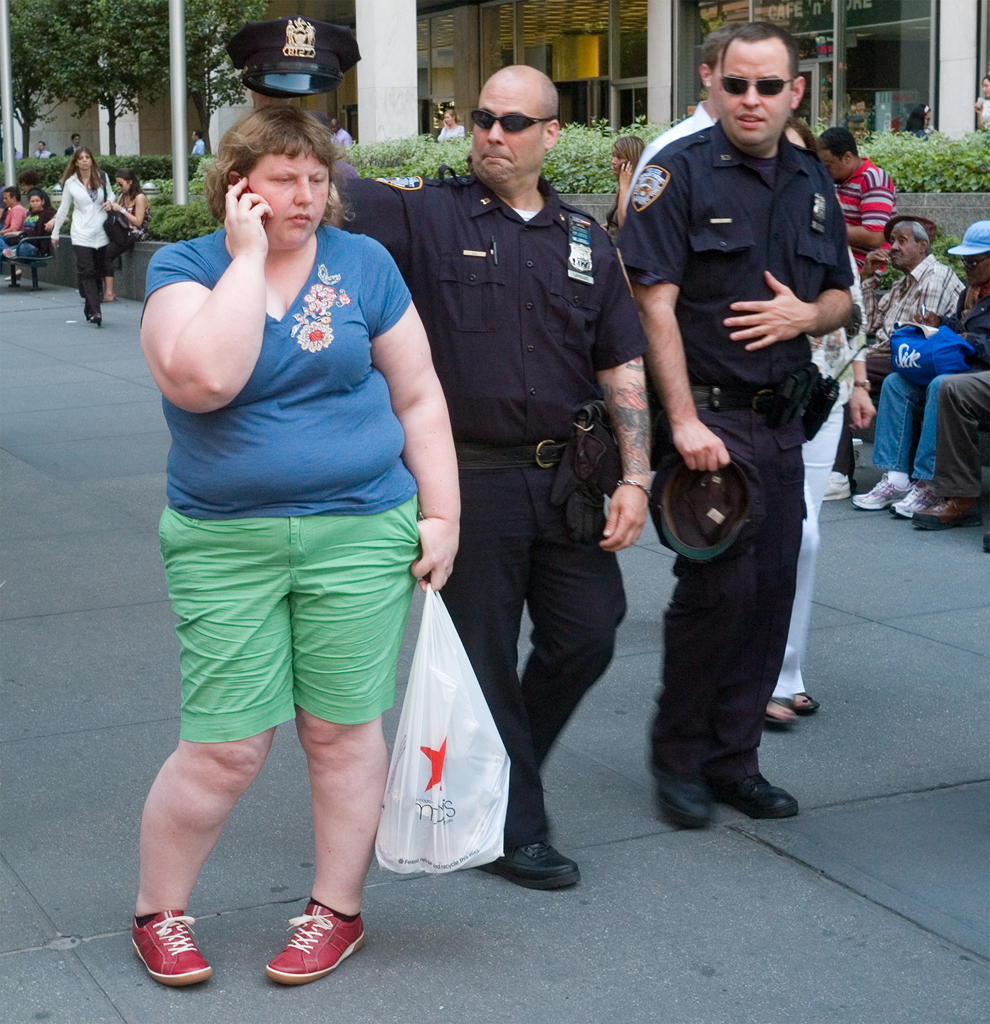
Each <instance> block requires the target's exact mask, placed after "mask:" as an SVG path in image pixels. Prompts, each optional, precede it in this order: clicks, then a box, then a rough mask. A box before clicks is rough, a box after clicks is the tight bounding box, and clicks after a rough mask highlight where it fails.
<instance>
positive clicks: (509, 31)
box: [481, 3, 516, 81]
mask: <svg viewBox="0 0 990 1024" xmlns="http://www.w3.org/2000/svg"><path fill="white" fill-rule="evenodd" d="M515 62H516V59H515V4H512V3H507V4H498V5H497V6H490V7H483V8H482V9H481V78H482V81H487V80H488V79H489V78H491V77H492V75H494V74H495V72H496V71H498V69H499V68H506V67H508V66H509V65H510V64H515Z"/></svg>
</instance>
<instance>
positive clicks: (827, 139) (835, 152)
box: [818, 128, 859, 160]
mask: <svg viewBox="0 0 990 1024" xmlns="http://www.w3.org/2000/svg"><path fill="white" fill-rule="evenodd" d="M818 145H819V146H820V147H821V148H822V149H827V150H828V151H829V152H830V153H831V154H832V156H835V157H838V158H839V159H840V160H841V159H842V158H843V157H844V156H845V155H846V153H852V155H853V156H859V149H858V148H857V146H856V140H855V139H854V138H853V133H852V132H851V131H849V129H848V128H826V129H825V131H823V132H822V133H821V135H819V136H818Z"/></svg>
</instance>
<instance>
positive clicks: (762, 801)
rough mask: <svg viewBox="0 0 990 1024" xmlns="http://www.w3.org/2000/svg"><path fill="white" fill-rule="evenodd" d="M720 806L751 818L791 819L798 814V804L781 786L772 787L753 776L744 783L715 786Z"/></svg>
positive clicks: (760, 776)
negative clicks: (726, 805) (733, 808)
mask: <svg viewBox="0 0 990 1024" xmlns="http://www.w3.org/2000/svg"><path fill="white" fill-rule="evenodd" d="M712 791H713V792H714V794H715V799H716V800H717V801H718V802H719V803H720V804H728V805H729V806H730V807H735V808H736V810H737V811H742V812H743V814H748V815H749V816H750V817H751V818H790V817H792V816H793V815H795V814H797V812H798V802H797V800H795V799H794V797H792V796H791V794H790V793H788V792H787V790H786V789H781V788H780V787H779V786H771V785H770V783H769V782H767V780H766V779H765V778H763V776H762V775H751V776H750V777H749V778H748V779H743V780H742V782H735V783H731V784H728V785H713V786H712Z"/></svg>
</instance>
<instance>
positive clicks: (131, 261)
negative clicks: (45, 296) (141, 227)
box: [22, 235, 166, 301]
mask: <svg viewBox="0 0 990 1024" xmlns="http://www.w3.org/2000/svg"><path fill="white" fill-rule="evenodd" d="M165 244H166V243H165V242H138V244H137V245H135V246H134V248H133V249H131V250H130V252H125V253H124V254H123V255H122V256H121V257H120V259H119V260H118V261H117V263H118V266H117V268H116V272H115V273H114V277H113V283H114V288H115V289H116V292H117V294H118V295H119V296H120V297H121V298H122V299H137V300H138V301H144V279H145V275H146V274H147V273H148V263H149V261H150V260H151V257H152V256H153V255H154V254H155V252H156V251H157V250H158V249H160V248H161V247H162V246H163V245H165ZM45 281H47V282H48V283H49V284H57V285H62V286H63V287H65V288H75V287H76V261H75V258H74V256H73V254H72V244H71V243H70V242H69V236H68V235H62V236H61V238H60V239H59V244H58V248H57V249H56V250H55V258H54V259H53V260H52V261H51V263H48V264H46V265H45V266H44V267H42V268H41V269H40V270H39V271H38V283H39V284H42V283H43V282H45ZM22 287H23V284H22Z"/></svg>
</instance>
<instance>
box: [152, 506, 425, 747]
mask: <svg viewBox="0 0 990 1024" xmlns="http://www.w3.org/2000/svg"><path fill="white" fill-rule="evenodd" d="M417 508H418V502H417V499H416V498H415V497H413V498H410V499H409V501H407V502H405V503H404V504H402V505H400V506H399V507H398V508H394V509H391V510H389V511H388V512H380V513H378V514H376V515H369V516H298V517H296V516H294V517H291V518H282V519H278V518H256V519H189V518H187V517H186V516H183V515H180V514H179V513H178V512H175V511H173V510H172V509H169V508H166V509H165V511H164V512H163V513H162V518H161V523H160V525H159V537H160V540H161V552H162V558H163V559H164V560H165V574H166V577H167V578H168V593H169V598H170V599H171V601H172V610H173V611H174V612H175V614H176V615H177V616H178V617H179V624H178V625H177V626H176V627H175V629H176V633H177V634H178V636H179V642H180V644H181V652H180V655H179V663H180V666H181V668H182V725H181V730H180V735H181V737H182V739H184V740H192V741H194V742H198V743H218V742H224V741H228V740H239V739H246V738H247V737H249V736H255V735H257V734H258V733H260V732H264V731H265V730H266V729H270V728H272V727H273V726H276V725H279V724H280V723H282V722H287V721H289V720H290V719H292V718H294V717H295V709H296V706H297V705H298V706H299V707H301V708H304V709H305V710H306V711H308V712H310V714H312V715H315V716H316V717H317V718H322V719H324V720H325V721H328V722H339V723H341V724H343V725H358V724H361V723H363V722H371V721H373V720H374V719H375V718H377V717H378V716H379V715H380V714H381V713H382V712H383V711H386V710H387V709H388V708H390V707H391V706H392V705H393V704H394V703H395V667H396V663H397V661H398V658H399V645H400V644H401V642H402V635H403V632H404V630H405V625H406V618H407V616H408V614H409V603H410V601H411V599H412V592H413V588H414V586H415V580H414V579H413V577H412V575H411V574H410V572H409V566H410V564H411V563H412V562H413V561H415V559H416V558H417V557H418V554H419V530H418V529H417V525H416V512H417Z"/></svg>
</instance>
